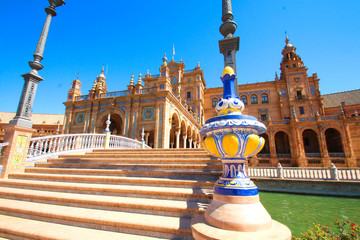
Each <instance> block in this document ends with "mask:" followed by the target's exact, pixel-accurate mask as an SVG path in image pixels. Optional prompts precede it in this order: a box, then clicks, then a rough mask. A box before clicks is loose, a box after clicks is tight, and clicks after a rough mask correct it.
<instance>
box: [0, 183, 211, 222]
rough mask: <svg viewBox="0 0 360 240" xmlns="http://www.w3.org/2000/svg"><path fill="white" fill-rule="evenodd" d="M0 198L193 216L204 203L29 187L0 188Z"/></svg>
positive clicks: (203, 210)
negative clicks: (50, 190) (42, 189)
mask: <svg viewBox="0 0 360 240" xmlns="http://www.w3.org/2000/svg"><path fill="white" fill-rule="evenodd" d="M0 196H1V198H6V199H13V200H21V201H30V202H37V203H46V204H56V205H61V206H71V207H82V208H91V209H101V210H111V211H117V212H135V213H144V214H152V215H161V216H173V217H193V216H196V215H199V214H203V213H204V212H205V207H207V204H206V203H198V202H196V201H191V200H189V201H176V200H163V199H145V198H132V197H119V196H103V195H91V194H79V193H64V192H49V191H41V190H32V189H18V188H9V187H0Z"/></svg>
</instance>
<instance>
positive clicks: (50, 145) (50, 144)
mask: <svg viewBox="0 0 360 240" xmlns="http://www.w3.org/2000/svg"><path fill="white" fill-rule="evenodd" d="M52 144H53V138H50V139H49V151H48V153H52Z"/></svg>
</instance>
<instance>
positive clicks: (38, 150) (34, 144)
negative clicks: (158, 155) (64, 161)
mask: <svg viewBox="0 0 360 240" xmlns="http://www.w3.org/2000/svg"><path fill="white" fill-rule="evenodd" d="M104 142H105V134H87V133H84V134H63V135H54V136H46V137H37V138H32V139H31V141H30V147H29V151H28V156H27V160H26V161H27V162H32V161H34V160H37V159H41V158H47V157H51V156H56V155H60V154H66V153H70V152H79V151H85V150H92V149H102V148H104ZM109 148H113V149H129V148H132V149H136V148H150V147H149V146H147V145H144V144H142V142H139V141H136V140H133V139H129V138H126V137H122V136H110V144H109Z"/></svg>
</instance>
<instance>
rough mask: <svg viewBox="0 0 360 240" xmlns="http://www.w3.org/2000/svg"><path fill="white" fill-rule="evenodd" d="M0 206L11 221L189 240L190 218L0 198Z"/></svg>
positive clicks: (0, 209) (0, 211) (1, 211)
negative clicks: (34, 221)
mask: <svg viewBox="0 0 360 240" xmlns="http://www.w3.org/2000/svg"><path fill="white" fill-rule="evenodd" d="M0 202H1V204H0V214H6V215H8V216H9V215H10V216H13V217H22V218H26V219H33V220H41V221H45V222H52V223H59V224H60V223H61V224H65V225H70V226H78V227H86V228H95V229H101V230H107V231H113V232H123V233H131V234H137V235H144V236H149V237H160V238H179V237H182V238H188V239H191V228H190V218H178V217H169V216H154V215H149V214H140V213H127V212H116V211H107V210H99V209H86V208H79V207H69V206H58V205H51V204H44V203H34V202H25V201H18V200H11V199H3V198H0ZM58 234H61V232H58ZM59 238H61V236H59V237H58V239H59Z"/></svg>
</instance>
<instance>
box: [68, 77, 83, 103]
mask: <svg viewBox="0 0 360 240" xmlns="http://www.w3.org/2000/svg"><path fill="white" fill-rule="evenodd" d="M78 96H81V82H80V80H79V75H78V76H77V78H76V79H75V80H74V81H73V82H72V83H71V88H70V90H69V92H68V101H75V98H76V97H78Z"/></svg>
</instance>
